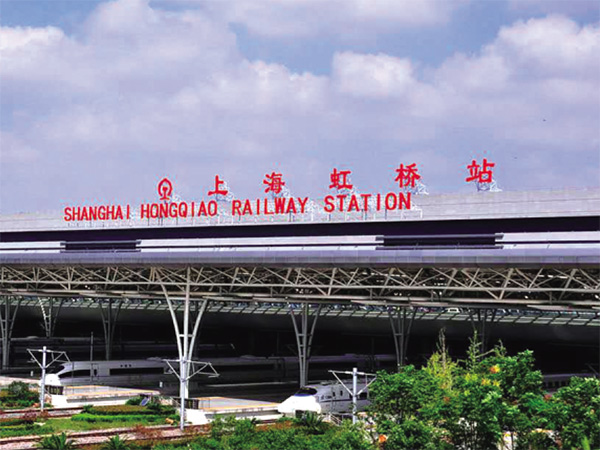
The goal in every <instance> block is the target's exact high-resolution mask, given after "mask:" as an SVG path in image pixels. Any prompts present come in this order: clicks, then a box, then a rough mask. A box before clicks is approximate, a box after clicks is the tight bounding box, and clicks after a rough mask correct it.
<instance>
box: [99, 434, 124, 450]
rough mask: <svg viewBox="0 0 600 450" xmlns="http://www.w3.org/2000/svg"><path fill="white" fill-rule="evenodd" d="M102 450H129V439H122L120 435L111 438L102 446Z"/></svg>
mask: <svg viewBox="0 0 600 450" xmlns="http://www.w3.org/2000/svg"><path fill="white" fill-rule="evenodd" d="M100 448H101V449H102V450H129V448H130V445H129V443H128V442H127V439H121V437H120V436H119V435H116V436H113V437H111V438H109V439H108V440H107V441H106V442H105V443H104V444H102V446H101V447H100Z"/></svg>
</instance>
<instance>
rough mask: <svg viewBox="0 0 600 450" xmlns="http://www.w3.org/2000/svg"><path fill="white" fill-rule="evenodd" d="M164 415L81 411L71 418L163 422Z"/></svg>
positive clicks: (100, 420) (93, 420)
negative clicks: (110, 413)
mask: <svg viewBox="0 0 600 450" xmlns="http://www.w3.org/2000/svg"><path fill="white" fill-rule="evenodd" d="M164 418H165V417H164V416H161V415H158V414H114V415H109V414H89V413H80V414H77V415H75V416H73V417H72V418H71V420H74V421H75V422H88V423H102V422H161V421H163V420H164Z"/></svg>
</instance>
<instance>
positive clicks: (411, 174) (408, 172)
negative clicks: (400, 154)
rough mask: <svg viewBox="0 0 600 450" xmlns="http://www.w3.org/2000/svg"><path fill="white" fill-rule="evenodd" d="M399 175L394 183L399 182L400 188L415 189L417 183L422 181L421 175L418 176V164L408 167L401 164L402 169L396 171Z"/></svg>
mask: <svg viewBox="0 0 600 450" xmlns="http://www.w3.org/2000/svg"><path fill="white" fill-rule="evenodd" d="M396 173H397V174H398V175H397V176H396V178H395V179H394V181H397V182H398V187H400V188H404V187H413V188H414V187H415V182H417V181H418V180H420V179H421V175H419V174H418V169H417V164H416V163H412V164H409V165H407V166H405V165H404V164H400V167H398V168H397V169H396Z"/></svg>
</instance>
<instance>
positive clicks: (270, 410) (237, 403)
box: [186, 397, 281, 425]
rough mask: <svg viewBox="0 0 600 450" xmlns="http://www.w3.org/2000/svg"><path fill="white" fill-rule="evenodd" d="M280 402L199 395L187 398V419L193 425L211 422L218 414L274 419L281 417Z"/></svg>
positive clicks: (244, 417) (239, 417)
mask: <svg viewBox="0 0 600 450" xmlns="http://www.w3.org/2000/svg"><path fill="white" fill-rule="evenodd" d="M278 406H279V403H273V402H264V401H259V400H248V399H242V398H229V397H197V398H190V399H188V400H186V419H187V421H188V422H190V423H192V424H193V425H203V424H207V423H210V422H211V421H212V420H214V418H215V417H216V416H235V417H236V418H238V419H257V420H259V421H260V420H274V419H278V418H279V417H281V414H279V412H278V411H277V407H278Z"/></svg>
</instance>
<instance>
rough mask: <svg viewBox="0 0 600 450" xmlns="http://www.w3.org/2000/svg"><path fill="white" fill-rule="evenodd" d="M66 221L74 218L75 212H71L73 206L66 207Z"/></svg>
mask: <svg viewBox="0 0 600 450" xmlns="http://www.w3.org/2000/svg"><path fill="white" fill-rule="evenodd" d="M64 219H65V222H70V221H71V220H73V213H72V212H71V207H70V206H67V207H66V208H65V216H64Z"/></svg>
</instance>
